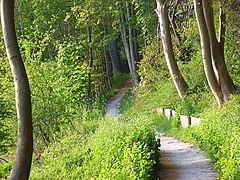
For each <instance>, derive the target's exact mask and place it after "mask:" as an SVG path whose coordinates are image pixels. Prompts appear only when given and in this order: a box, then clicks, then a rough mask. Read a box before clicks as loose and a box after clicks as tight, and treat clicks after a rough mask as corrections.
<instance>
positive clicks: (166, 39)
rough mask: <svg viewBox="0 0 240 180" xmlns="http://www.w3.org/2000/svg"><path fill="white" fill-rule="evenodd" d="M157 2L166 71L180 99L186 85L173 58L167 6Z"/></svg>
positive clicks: (160, 0)
mask: <svg viewBox="0 0 240 180" xmlns="http://www.w3.org/2000/svg"><path fill="white" fill-rule="evenodd" d="M156 1H157V14H158V17H159V21H160V30H161V39H162V44H163V49H164V55H165V59H166V62H167V66H168V69H169V71H170V74H171V76H172V79H173V82H174V85H175V87H176V89H177V91H178V94H179V96H180V97H181V98H182V97H183V96H185V95H186V90H187V84H186V82H185V80H184V78H183V76H182V74H181V72H180V71H179V68H178V65H177V62H176V60H175V56H174V53H173V47H172V39H171V34H170V28H169V23H170V22H169V19H168V14H167V4H166V2H165V1H164V0H156Z"/></svg>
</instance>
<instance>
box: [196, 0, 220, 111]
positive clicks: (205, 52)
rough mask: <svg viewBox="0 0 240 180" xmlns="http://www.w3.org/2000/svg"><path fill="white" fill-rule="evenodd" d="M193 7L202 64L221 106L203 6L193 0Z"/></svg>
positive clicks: (198, 1) (199, 0)
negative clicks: (198, 34) (199, 39)
mask: <svg viewBox="0 0 240 180" xmlns="http://www.w3.org/2000/svg"><path fill="white" fill-rule="evenodd" d="M194 9H195V14H196V17H197V22H198V27H199V31H200V37H201V46H202V56H203V64H204V70H205V74H206V78H207V81H208V84H209V86H210V88H211V90H212V92H213V94H214V96H215V98H216V100H217V102H218V106H219V107H221V106H222V102H223V94H222V90H221V87H220V86H219V85H218V82H217V80H216V77H215V74H214V70H213V65H212V60H211V59H212V57H211V50H210V39H209V35H208V29H207V25H206V22H205V18H204V13H203V6H202V1H201V0H194Z"/></svg>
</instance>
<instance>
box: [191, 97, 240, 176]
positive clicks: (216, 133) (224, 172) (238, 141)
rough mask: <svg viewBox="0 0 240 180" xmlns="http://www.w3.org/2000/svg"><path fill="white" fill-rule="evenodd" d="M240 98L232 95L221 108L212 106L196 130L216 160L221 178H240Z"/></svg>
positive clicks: (202, 143)
mask: <svg viewBox="0 0 240 180" xmlns="http://www.w3.org/2000/svg"><path fill="white" fill-rule="evenodd" d="M239 103H240V98H239V97H232V101H231V102H230V103H229V104H225V105H224V106H223V108H222V109H221V110H219V109H215V108H212V109H211V110H209V111H207V112H205V113H204V114H203V115H202V116H203V118H204V119H205V120H204V121H202V124H201V126H200V127H199V129H198V130H197V131H196V132H195V133H196V135H197V137H196V138H197V139H198V143H199V145H200V147H202V148H204V149H206V150H207V152H208V153H210V155H211V156H212V157H213V159H214V160H215V161H216V169H217V170H218V171H219V172H220V178H221V179H240V161H239V159H240V136H239V135H240V124H239V121H240V105H239Z"/></svg>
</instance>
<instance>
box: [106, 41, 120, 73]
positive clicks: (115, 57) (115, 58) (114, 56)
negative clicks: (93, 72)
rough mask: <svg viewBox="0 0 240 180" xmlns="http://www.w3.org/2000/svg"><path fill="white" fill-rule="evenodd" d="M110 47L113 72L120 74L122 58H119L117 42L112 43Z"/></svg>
mask: <svg viewBox="0 0 240 180" xmlns="http://www.w3.org/2000/svg"><path fill="white" fill-rule="evenodd" d="M109 47H110V57H111V60H112V67H113V72H119V71H120V58H119V53H118V48H117V43H116V40H113V41H111V42H110V45H109Z"/></svg>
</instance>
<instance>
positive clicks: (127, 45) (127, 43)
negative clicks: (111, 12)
mask: <svg viewBox="0 0 240 180" xmlns="http://www.w3.org/2000/svg"><path fill="white" fill-rule="evenodd" d="M126 6H127V11H129V9H128V4H126ZM122 7H123V5H122V4H120V14H119V25H120V31H121V36H122V41H123V45H124V50H125V53H126V56H127V61H128V67H129V70H130V73H131V76H132V79H133V82H134V84H135V85H138V83H139V82H138V76H137V72H136V63H135V62H134V59H135V58H134V57H135V52H134V45H133V44H132V34H131V33H130V28H129V33H128V36H127V31H126V27H125V23H126V20H125V16H124V12H123V9H122ZM128 13H130V12H127V15H128ZM129 15H130V14H129ZM127 18H128V17H127ZM127 20H128V21H129V20H130V19H129V18H128V19H127ZM128 23H130V22H128Z"/></svg>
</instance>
